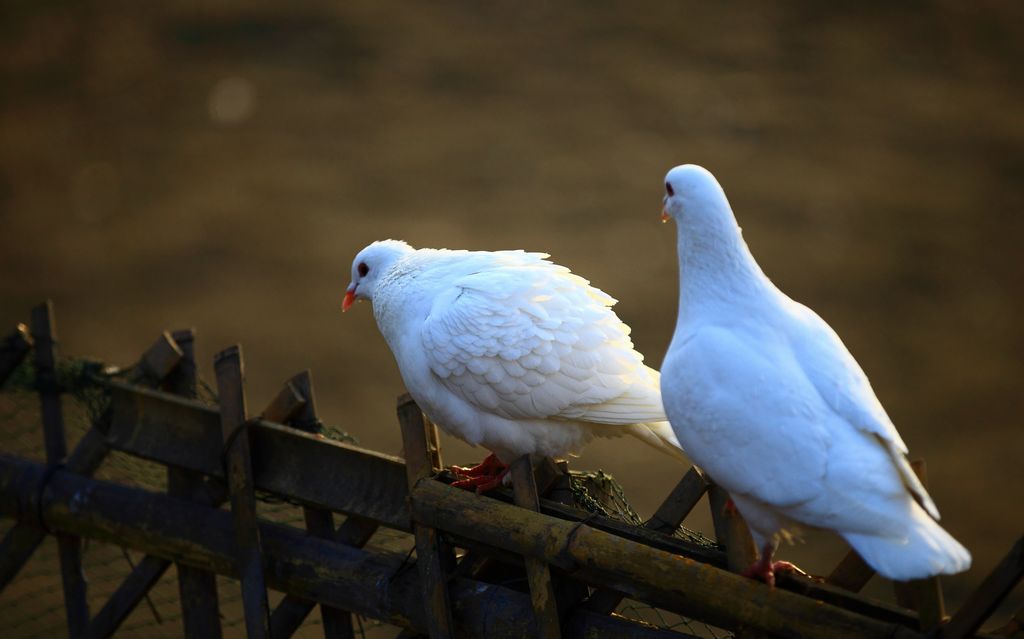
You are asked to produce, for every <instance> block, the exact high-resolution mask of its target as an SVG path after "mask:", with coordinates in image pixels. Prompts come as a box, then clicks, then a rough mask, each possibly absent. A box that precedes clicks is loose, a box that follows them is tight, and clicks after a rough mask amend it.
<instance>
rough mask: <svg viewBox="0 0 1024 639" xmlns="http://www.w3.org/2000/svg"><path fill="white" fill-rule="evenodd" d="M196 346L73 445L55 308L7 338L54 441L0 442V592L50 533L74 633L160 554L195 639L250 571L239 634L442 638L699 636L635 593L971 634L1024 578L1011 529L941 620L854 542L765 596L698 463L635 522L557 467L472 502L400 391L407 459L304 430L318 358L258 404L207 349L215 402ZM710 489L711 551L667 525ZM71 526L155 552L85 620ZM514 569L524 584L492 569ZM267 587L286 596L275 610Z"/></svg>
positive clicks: (829, 626) (529, 467) (166, 339)
mask: <svg viewBox="0 0 1024 639" xmlns="http://www.w3.org/2000/svg"><path fill="white" fill-rule="evenodd" d="M192 346H193V336H192V333H191V332H190V331H178V332H175V333H173V334H169V333H164V334H162V335H161V336H160V338H159V339H158V340H157V341H156V343H155V344H154V345H153V346H152V347H151V348H150V349H149V350H148V351H147V352H146V353H145V354H144V355H143V356H142V357H141V358H140V360H139V362H138V363H137V364H136V365H135V366H134V367H133V368H132V370H131V373H130V375H129V377H128V379H127V381H112V380H107V381H103V382H102V384H103V386H104V388H105V390H106V391H108V392H109V397H110V401H109V405H108V406H107V409H106V410H105V411H103V413H102V415H100V416H99V418H98V419H97V420H96V421H95V423H94V424H93V426H92V428H91V429H90V430H89V431H88V432H87V433H86V435H85V436H84V437H83V438H82V439H81V440H80V441H79V443H78V445H77V446H76V448H75V449H74V450H73V451H71V452H70V454H69V453H68V452H67V450H66V445H65V437H64V428H63V419H62V411H61V396H60V395H61V390H62V389H61V388H60V385H59V383H58V379H57V375H56V373H55V366H56V363H57V361H58V360H57V352H56V338H55V331H54V323H53V312H52V306H51V305H50V304H49V303H46V304H42V305H40V306H39V307H37V308H35V309H33V311H32V318H31V330H30V331H28V330H26V329H25V328H24V327H19V328H18V330H16V331H15V332H14V333H13V334H12V335H11V336H10V337H8V338H7V339H6V340H5V341H4V342H3V344H2V345H0V384H2V383H3V381H4V380H6V379H7V378H8V377H9V376H10V375H11V373H12V371H14V370H15V369H16V368H17V367H18V365H19V363H20V362H21V361H22V360H23V359H24V358H25V357H26V356H27V355H28V354H29V353H30V351H32V350H34V364H35V375H36V384H35V385H36V388H37V390H38V394H39V397H40V402H41V404H40V407H41V414H42V427H43V428H42V429H43V438H44V441H45V449H46V463H45V464H41V463H37V462H33V461H30V460H27V459H23V458H19V457H16V456H13V455H9V454H0V515H2V516H6V517H12V518H14V519H16V521H17V524H16V525H15V526H14V527H13V528H12V529H11V530H10V531H9V532H8V534H7V536H6V537H5V538H4V539H3V541H2V543H0V591H2V589H3V588H4V587H5V586H6V585H7V584H9V583H10V582H11V580H12V579H13V578H14V577H15V575H16V574H17V573H18V571H19V570H20V569H21V567H22V566H23V565H24V564H25V563H26V562H27V561H28V559H29V558H30V556H31V555H32V553H33V551H34V550H35V549H36V548H37V547H38V546H39V544H40V542H41V541H42V540H43V539H44V537H45V536H46V535H48V534H52V535H54V536H55V537H56V539H57V541H58V544H59V557H60V566H61V578H62V583H63V594H64V602H65V607H66V614H67V622H68V628H69V633H70V636H71V637H73V638H76V639H77V638H80V637H109V636H111V635H112V634H114V633H115V632H116V631H117V629H118V628H119V626H120V624H121V623H122V622H123V621H124V619H125V618H126V617H127V615H128V614H129V613H130V612H131V611H132V610H133V609H134V608H135V607H136V606H137V605H138V604H139V602H140V601H141V600H142V599H143V598H144V597H145V595H146V593H147V591H148V590H149V588H150V587H151V586H152V585H153V584H154V583H156V582H157V580H159V579H160V577H161V576H162V575H163V573H164V572H165V571H166V570H167V569H168V568H169V567H170V565H171V564H172V563H174V564H176V565H177V570H178V581H179V587H180V599H181V606H182V614H183V625H184V631H185V635H186V636H187V637H189V638H192V637H196V638H199V637H219V636H221V625H220V616H219V611H218V596H217V591H216V582H215V581H214V576H215V575H226V576H229V577H233V578H237V579H239V580H240V582H241V587H242V596H243V604H244V613H245V627H246V631H247V633H248V635H249V636H250V637H258V638H262V637H275V638H277V637H289V636H291V635H292V633H293V632H294V631H295V629H296V628H298V627H299V625H301V624H302V622H303V620H304V619H305V618H306V616H307V615H308V614H309V613H310V611H311V610H312V608H314V607H315V606H317V605H319V606H320V612H321V616H322V619H323V630H324V634H325V636H326V637H328V638H338V637H352V636H354V630H353V621H352V615H353V614H358V615H362V616H364V617H367V618H372V619H378V620H381V621H384V622H386V623H389V624H393V625H395V626H400V627H403V628H405V629H406V630H405V631H403V633H402V634H401V635H400V636H403V637H415V636H419V635H428V636H429V637H431V638H432V639H437V638H441V637H454V636H460V637H530V636H537V637H544V638H553V637H561V636H567V637H614V638H626V637H630V638H645V639H653V638H659V639H662V638H663V639H668V638H672V637H675V638H680V637H687V636H690V635H687V634H685V633H682V632H677V631H674V630H667V629H663V628H656V627H652V626H650V625H647V624H644V623H642V622H638V621H635V620H632V619H628V618H625V617H622V616H619V615H617V614H615V612H614V611H615V610H616V608H617V607H618V606H619V604H620V602H621V601H622V600H623V599H624V598H626V597H628V598H629V599H632V600H635V601H638V602H643V603H645V604H647V605H650V606H652V607H656V608H658V609H661V610H666V611H670V612H674V613H678V614H679V615H683V616H685V617H688V618H691V619H695V620H700V621H702V622H706V623H707V624H710V625H712V626H715V627H718V628H722V629H726V630H728V631H731V632H733V633H735V634H736V636H740V637H776V636H778V637H850V638H872V637H878V638H883V637H885V638H892V637H898V638H902V637H907V638H910V637H921V636H924V635H925V634H926V633H929V634H930V635H931V636H940V637H945V638H954V637H969V636H975V634H976V633H977V631H978V628H979V627H980V626H981V624H982V623H984V622H985V621H986V619H987V618H988V616H989V615H990V614H992V611H993V610H994V609H995V607H996V606H997V605H998V604H999V603H1000V602H1001V601H1002V600H1003V599H1004V598H1005V597H1006V596H1007V595H1008V593H1009V592H1010V590H1012V589H1013V588H1014V587H1015V585H1016V584H1017V583H1018V582H1019V581H1020V579H1021V577H1022V575H1024V539H1022V540H1020V541H1018V542H1017V544H1015V546H1014V547H1013V549H1012V550H1011V552H1010V553H1009V554H1008V555H1007V556H1006V559H1004V560H1003V562H1002V563H1001V564H1000V565H999V566H997V567H996V569H995V570H994V571H993V572H992V573H991V574H990V575H989V577H988V578H987V579H986V580H985V581H984V583H983V584H982V585H981V587H980V588H979V589H978V591H977V592H975V593H974V594H973V595H972V597H971V598H970V599H969V600H968V601H967V603H966V604H965V605H964V606H963V607H962V608H961V609H960V610H959V611H957V612H956V614H954V615H953V616H952V618H951V619H948V618H947V617H946V615H945V610H944V606H943V602H942V593H941V589H940V588H939V585H938V581H937V580H935V579H930V580H922V581H920V582H912V583H906V584H897V589H896V595H897V602H898V605H892V604H888V603H883V602H879V601H875V600H872V599H868V598H865V597H862V596H860V595H858V594H857V592H858V591H859V590H860V589H861V588H862V587H863V586H864V585H865V584H866V582H867V580H868V579H870V578H871V576H872V574H873V573H872V571H871V570H870V569H869V568H868V567H867V566H866V565H865V564H864V563H863V561H861V560H860V558H859V557H857V556H856V554H854V553H851V554H850V555H849V556H847V558H846V559H844V560H843V562H841V564H840V565H839V566H838V567H837V568H836V569H835V571H833V573H832V574H831V575H830V576H829V577H828V578H827V579H826V580H824V582H822V581H820V580H812V579H808V578H806V577H802V576H796V575H783V576H781V577H780V579H779V583H778V587H777V588H775V589H771V588H768V587H767V586H765V585H763V584H761V583H758V582H755V581H753V580H751V579H746V578H744V577H741V576H739V575H737V574H736V569H737V568H738V567H742V566H745V565H746V564H747V562H749V561H750V560H751V559H752V557H753V552H754V549H753V545H752V543H751V541H750V537H749V533H748V532H747V530H746V526H745V524H744V523H743V521H742V519H741V518H740V517H739V516H738V515H737V514H734V513H730V512H729V511H728V510H727V509H725V508H724V507H723V506H724V503H725V501H726V499H727V495H726V494H725V493H724V492H723V491H721V490H720V489H718V488H717V487H716V486H714V485H713V484H712V483H711V482H710V481H709V479H708V478H707V477H706V476H705V475H704V474H703V473H702V472H701V471H700V470H699V469H697V468H691V469H690V470H689V472H687V473H686V474H685V475H684V477H683V478H682V479H681V480H680V482H679V483H678V485H677V486H676V487H675V489H674V490H673V491H672V493H671V494H670V495H669V496H668V498H667V499H666V501H665V503H664V504H663V505H662V506H661V508H659V509H658V511H657V513H656V514H655V515H654V517H652V518H651V520H650V521H648V522H647V523H646V524H645V525H644V526H642V527H638V526H633V525H630V524H627V523H623V522H621V521H618V520H615V519H612V518H608V517H604V516H601V515H595V514H593V513H590V512H584V511H582V510H579V509H577V508H575V507H574V506H573V505H572V501H571V499H564V498H563V499H561V500H559V499H558V498H557V497H558V496H559V495H561V496H563V497H564V496H565V495H566V494H567V493H568V492H569V491H567V490H566V482H567V481H568V477H567V475H566V474H565V469H564V466H562V467H560V466H558V465H556V464H554V463H552V462H551V461H550V460H536V459H529V458H523V459H520V460H517V461H516V462H515V463H514V464H513V469H512V474H513V478H514V481H513V487H514V490H513V491H511V492H510V491H503V490H502V491H496V493H495V494H494V495H493V497H492V496H485V497H481V496H477V495H475V494H472V493H470V492H466V491H463V490H459V489H454V488H451V487H450V486H448V485H446V480H447V481H450V479H451V478H450V476H449V475H447V474H446V473H445V472H443V471H442V464H441V451H440V447H439V445H438V441H437V433H436V429H435V428H434V426H433V425H432V424H430V423H429V421H427V420H426V419H425V417H424V416H423V414H422V413H421V412H420V410H419V408H418V407H417V406H416V405H415V404H414V403H413V402H412V401H411V399H409V398H408V397H403V398H400V399H399V402H398V407H397V412H398V422H399V425H400V427H401V431H402V437H403V441H404V447H405V456H406V459H405V460H404V461H403V460H402V459H399V458H396V457H392V456H389V455H383V454H380V453H377V452H374V451H371V450H366V449H364V448H360V447H358V446H355V445H351V444H347V443H343V442H338V441H332V440H330V439H325V438H323V437H320V436H318V435H316V434H315V431H316V426H317V424H318V421H317V414H316V407H315V401H314V395H313V389H312V383H311V379H310V377H309V374H308V372H307V373H301V374H299V375H296V376H295V377H293V378H292V379H290V380H289V381H288V382H287V383H286V384H285V386H284V388H283V389H282V391H281V392H280V393H279V395H278V396H277V397H275V398H274V399H273V400H272V401H271V402H270V404H269V405H268V406H267V408H266V409H265V410H264V411H263V412H261V413H259V415H258V416H255V417H251V416H250V413H249V411H248V409H247V406H246V399H245V393H244V384H243V371H242V368H243V363H242V352H241V350H240V348H238V347H231V348H229V349H226V350H225V351H222V352H221V353H219V354H218V355H217V356H216V359H215V371H216V377H217V380H216V382H217V391H218V395H219V409H218V408H217V407H214V406H211V405H208V404H206V403H203V402H200V401H197V400H196V399H195V397H196V388H197V383H198V382H197V378H196V367H195V359H194V355H193V348H192ZM111 450H116V451H121V452H123V453H127V454H130V455H133V456H137V457H140V458H143V459H146V460H150V461H152V462H156V463H158V464H161V465H164V466H166V468H167V473H168V483H167V485H168V489H167V493H166V494H162V493H157V492H153V491H148V490H142V489H139V488H134V487H129V486H125V485H121V484H118V483H113V482H108V481H101V480H98V479H94V478H92V477H91V475H92V474H93V472H94V471H95V470H96V469H97V468H98V467H99V465H100V463H101V462H102V461H103V459H104V457H105V456H106V455H107V453H108V452H109V451H111ZM919 470H923V469H922V468H921V467H919ZM256 491H260V492H262V493H269V494H271V495H275V496H278V497H281V498H283V499H287V500H290V501H292V502H294V503H297V504H300V505H301V506H302V509H303V515H304V523H305V530H302V529H299V528H296V527H294V526H287V525H282V524H278V523H273V522H270V521H266V520H263V519H261V518H259V517H258V516H257V510H256V501H255V500H256V497H255V495H256ZM709 491H710V492H709ZM706 492H709V503H710V504H711V508H712V515H713V517H714V524H715V531H716V535H717V537H718V541H719V543H720V546H719V547H710V546H706V545H700V544H696V543H691V542H688V541H686V540H684V539H680V538H677V537H674V536H672V535H671V533H672V532H673V531H675V530H676V529H677V528H678V527H679V525H680V524H681V522H682V521H683V519H684V518H685V517H686V516H687V514H688V513H689V512H690V511H691V510H692V509H693V508H694V507H695V506H696V505H697V503H698V501H699V500H700V499H701V497H702V496H703V495H704V494H705V493H706ZM225 502H230V510H227V509H223V508H220V507H219V506H220V505H221V504H223V503H225ZM336 514H340V515H343V516H344V519H343V521H342V523H341V525H340V526H337V527H336V526H335V525H334V517H335V515H336ZM382 527H384V528H390V529H395V530H398V531H402V532H404V533H409V534H411V535H412V538H413V539H414V540H415V559H414V560H410V557H409V556H403V554H402V553H400V552H396V551H394V550H389V549H387V548H386V547H377V546H371V547H368V546H367V544H368V543H369V542H371V541H372V539H373V538H374V535H375V534H376V533H377V532H378V530H379V529H380V528H382ZM83 539H97V540H101V541H106V542H111V543H115V544H118V545H121V546H125V547H129V548H133V549H136V550H139V551H142V552H145V553H146V556H145V559H143V560H142V561H141V562H139V563H138V564H137V565H135V566H134V569H133V570H132V572H131V574H130V575H129V576H128V577H127V578H126V579H125V580H124V582H123V583H122V584H121V585H120V587H119V588H118V589H117V590H116V591H115V592H114V594H113V595H112V596H111V597H110V598H109V600H108V601H107V602H106V603H105V604H104V605H103V607H102V608H101V609H100V610H98V611H97V612H95V614H90V611H89V610H88V607H87V605H86V601H87V598H86V580H85V578H84V576H83V574H82V567H81V561H82V540H83ZM721 548H724V550H722V549H721ZM510 571H511V572H512V573H518V574H520V575H522V576H523V583H525V584H527V585H528V587H526V588H519V589H517V588H513V587H511V586H509V585H508V581H507V580H496V579H494V578H493V575H494V574H495V573H501V574H505V575H507V574H508V573H509V572H510ZM268 587H269V588H273V589H276V590H279V591H281V592H284V593H286V597H285V598H284V599H283V600H282V601H281V602H280V603H279V604H278V605H277V606H276V607H275V608H273V609H271V607H270V606H269V604H268V598H267V588H268ZM0 627H2V621H0ZM1008 628H1009V627H1008ZM1010 631H1012V628H1011V629H1010V630H1009V631H1008V632H1010Z"/></svg>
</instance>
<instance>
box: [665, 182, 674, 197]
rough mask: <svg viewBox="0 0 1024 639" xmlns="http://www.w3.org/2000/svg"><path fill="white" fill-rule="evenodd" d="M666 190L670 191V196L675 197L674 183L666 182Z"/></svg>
mask: <svg viewBox="0 0 1024 639" xmlns="http://www.w3.org/2000/svg"><path fill="white" fill-rule="evenodd" d="M665 192H666V193H668V196H669V197H675V194H676V192H675V191H673V190H672V185H671V184H669V183H668V182H665Z"/></svg>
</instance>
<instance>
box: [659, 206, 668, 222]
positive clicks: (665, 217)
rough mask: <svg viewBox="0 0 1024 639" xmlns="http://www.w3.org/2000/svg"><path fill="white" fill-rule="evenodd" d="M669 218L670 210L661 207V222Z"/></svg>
mask: <svg viewBox="0 0 1024 639" xmlns="http://www.w3.org/2000/svg"><path fill="white" fill-rule="evenodd" d="M668 218H669V215H668V211H666V210H665V209H661V223H662V224H664V223H665V222H668Z"/></svg>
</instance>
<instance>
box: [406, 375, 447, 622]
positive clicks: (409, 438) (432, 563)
mask: <svg viewBox="0 0 1024 639" xmlns="http://www.w3.org/2000/svg"><path fill="white" fill-rule="evenodd" d="M398 423H399V425H401V427H402V443H403V446H404V448H405V468H406V479H407V480H408V484H409V492H410V494H411V493H412V491H413V488H414V487H415V486H416V485H417V484H418V483H419V482H420V481H421V480H427V479H428V478H429V477H430V476H431V474H432V472H433V458H432V456H431V454H430V450H429V449H428V446H427V432H426V421H425V420H424V418H423V412H422V411H420V407H419V406H417V405H416V402H414V401H413V400H412V398H411V397H409V396H408V395H403V396H401V397H399V398H398ZM413 529H414V534H415V536H416V567H417V569H418V571H419V574H420V583H421V584H422V587H423V598H424V600H425V601H424V603H425V605H426V608H427V627H428V631H429V634H430V639H451V638H452V637H453V636H454V630H453V627H454V626H453V623H452V611H451V603H450V600H449V596H448V576H447V575H446V574H445V570H444V566H445V564H446V563H447V562H446V561H445V558H444V557H443V551H442V548H441V539H440V537H439V536H438V534H437V530H436V529H435V528H432V527H430V526H426V525H423V524H421V523H418V522H415V521H414V523H413Z"/></svg>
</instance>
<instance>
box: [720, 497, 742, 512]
mask: <svg viewBox="0 0 1024 639" xmlns="http://www.w3.org/2000/svg"><path fill="white" fill-rule="evenodd" d="M722 512H724V513H725V514H726V515H728V516H730V517H735V516H736V515H738V514H739V513H740V511H739V510H738V509H737V508H736V502H734V501H733V500H732V497H730V498H729V499H726V500H725V506H723V507H722Z"/></svg>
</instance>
